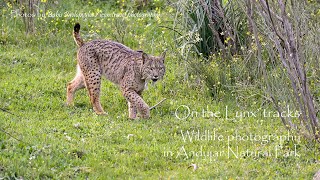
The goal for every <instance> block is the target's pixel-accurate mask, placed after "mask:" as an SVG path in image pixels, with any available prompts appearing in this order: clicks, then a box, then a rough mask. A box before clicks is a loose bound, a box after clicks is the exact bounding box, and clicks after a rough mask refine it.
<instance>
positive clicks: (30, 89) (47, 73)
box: [0, 1, 320, 179]
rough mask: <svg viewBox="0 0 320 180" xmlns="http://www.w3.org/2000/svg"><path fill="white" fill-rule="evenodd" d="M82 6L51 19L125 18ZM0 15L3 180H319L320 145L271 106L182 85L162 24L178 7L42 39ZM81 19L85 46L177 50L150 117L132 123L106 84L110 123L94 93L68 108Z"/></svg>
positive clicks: (43, 30) (56, 23) (49, 27)
mask: <svg viewBox="0 0 320 180" xmlns="http://www.w3.org/2000/svg"><path fill="white" fill-rule="evenodd" d="M156 2H158V1H156ZM74 4H75V2H73V1H71V2H69V3H67V4H65V5H64V6H61V7H60V9H59V8H58V6H57V7H52V12H55V11H60V12H65V11H69V12H75V11H79V12H85V11H92V12H96V11H97V12H98V9H99V10H100V11H102V12H105V11H107V12H108V13H109V12H114V13H122V11H121V9H120V8H119V9H116V8H114V7H108V8H103V7H105V6H104V4H101V3H100V4H92V3H91V4H90V3H87V2H85V3H83V4H80V5H75V6H74V7H73V5H74ZM160 5H161V3H160V4H159V6H160ZM4 6H6V5H4ZM106 9H107V10H106ZM1 10H2V17H1V19H0V20H1V27H0V31H1V34H0V37H1V38H0V108H1V109H2V110H1V111H0V128H1V131H0V179H14V178H22V179H85V178H89V179H114V178H117V179H311V178H312V176H313V175H314V173H315V172H316V171H317V170H318V169H319V158H320V155H319V150H318V148H319V146H318V145H315V144H313V143H310V142H308V141H306V140H305V139H304V138H303V137H301V136H299V135H297V134H294V133H289V134H288V132H287V131H286V129H285V127H284V126H283V125H282V124H281V120H280V119H279V118H274V117H269V116H271V115H273V114H274V112H272V111H273V109H272V108H270V107H258V106H257V105H255V103H254V102H252V103H251V104H248V105H247V106H240V105H238V103H236V100H235V97H232V96H229V95H226V96H224V97H222V98H223V100H224V101H221V102H218V101H215V100H212V98H211V96H210V94H209V93H208V92H207V88H206V87H205V86H204V85H202V84H201V83H196V81H194V80H193V79H192V78H190V79H189V80H184V77H185V73H186V72H185V67H184V66H183V62H182V61H181V60H180V59H179V57H178V55H177V54H178V53H179V50H178V49H176V48H175V47H174V43H173V35H172V31H170V30H168V29H167V28H165V27H164V26H168V27H170V25H171V24H172V19H171V15H172V14H171V13H170V12H171V11H172V9H170V7H168V8H165V9H164V8H157V9H155V10H154V11H153V12H154V13H157V14H158V15H160V17H158V18H157V17H154V18H129V17H126V18H124V19H122V18H102V17H100V18H72V17H62V18H59V17H52V18H50V17H46V18H43V19H39V20H38V23H39V24H40V25H39V26H38V27H39V28H38V29H37V31H36V34H35V35H25V33H24V30H23V24H22V21H21V19H19V17H16V18H14V17H12V16H11V15H10V13H9V12H10V11H11V10H12V9H10V8H9V9H6V8H3V9H1ZM75 22H80V23H81V25H82V27H83V28H82V30H81V33H82V36H83V38H84V39H85V41H88V40H90V39H95V38H106V39H113V40H116V41H121V42H122V43H124V44H126V45H127V46H129V47H131V48H132V49H143V50H144V51H145V52H147V53H150V54H154V55H159V54H160V53H161V52H162V51H163V49H166V48H167V49H168V50H169V51H168V55H167V58H166V67H167V72H166V76H165V78H164V79H163V80H162V81H160V82H158V83H157V84H156V85H155V86H151V85H150V86H149V89H148V90H146V91H145V92H144V99H145V101H146V102H147V103H148V104H149V105H154V104H156V103H157V102H159V101H160V100H161V99H163V98H167V100H166V101H165V102H163V103H162V104H161V105H160V106H158V107H157V108H156V109H155V110H153V111H152V112H151V118H150V119H148V120H144V119H139V120H134V121H133V120H129V119H128V118H127V116H128V112H127V104H126V101H125V99H124V98H123V97H122V95H121V92H120V90H119V89H118V87H117V86H115V85H113V84H111V83H110V82H108V81H106V80H104V81H103V83H102V96H101V101H102V105H103V107H104V109H105V111H106V112H107V113H108V115H107V116H97V115H95V113H94V112H93V110H92V107H91V105H90V103H89V97H88V95H87V92H86V90H82V91H79V92H77V94H76V97H75V106H74V107H66V106H65V101H66V84H67V83H68V82H69V81H70V80H72V78H73V76H74V75H75V70H76V69H75V65H76V60H75V58H76V51H77V47H76V45H75V43H74V41H73V38H72V29H73V24H74V23H75ZM41 24H42V26H41ZM264 111H265V112H264ZM266 112H270V114H269V113H266ZM198 135H199V136H198Z"/></svg>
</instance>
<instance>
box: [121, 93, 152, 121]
mask: <svg viewBox="0 0 320 180" xmlns="http://www.w3.org/2000/svg"><path fill="white" fill-rule="evenodd" d="M123 96H124V97H125V98H126V99H127V101H128V102H129V103H130V105H132V107H133V108H131V109H130V107H129V118H132V117H131V116H130V115H132V114H131V112H130V111H133V110H134V107H135V108H136V109H137V111H138V112H139V113H140V114H141V117H142V118H144V119H148V118H150V110H149V106H148V105H147V104H146V103H145V102H144V100H143V99H142V98H141V97H140V96H139V94H138V93H136V92H135V91H133V90H126V91H124V92H123ZM133 118H135V117H133Z"/></svg>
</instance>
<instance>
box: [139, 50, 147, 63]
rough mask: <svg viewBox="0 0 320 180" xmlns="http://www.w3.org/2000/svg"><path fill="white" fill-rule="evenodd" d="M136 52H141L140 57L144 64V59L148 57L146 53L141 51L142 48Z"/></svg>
mask: <svg viewBox="0 0 320 180" xmlns="http://www.w3.org/2000/svg"><path fill="white" fill-rule="evenodd" d="M137 52H139V53H141V58H142V61H143V64H144V63H145V62H146V60H147V59H148V58H149V56H148V54H147V53H145V52H143V51H142V50H139V51H137Z"/></svg>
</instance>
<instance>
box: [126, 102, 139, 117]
mask: <svg viewBox="0 0 320 180" xmlns="http://www.w3.org/2000/svg"><path fill="white" fill-rule="evenodd" d="M128 109H129V118H130V119H135V118H136V117H137V108H136V107H135V106H134V105H133V104H132V103H130V102H129V101H128Z"/></svg>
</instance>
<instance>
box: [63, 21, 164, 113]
mask: <svg viewBox="0 0 320 180" xmlns="http://www.w3.org/2000/svg"><path fill="white" fill-rule="evenodd" d="M73 37H74V40H75V42H76V44H77V45H78V46H79V49H78V53H77V74H76V76H75V77H74V79H73V80H72V81H71V82H69V83H68V85H67V104H68V105H72V104H73V99H74V94H75V92H76V91H77V90H79V89H81V88H84V87H86V88H87V90H88V92H89V96H90V101H91V104H92V106H93V109H94V111H95V113H96V114H98V115H104V114H106V113H105V111H104V110H103V108H102V106H101V103H100V85H101V77H102V76H103V77H106V79H108V80H110V81H111V82H113V83H115V84H117V85H119V86H120V89H121V92H122V95H123V96H124V97H125V99H126V100H127V102H128V109H129V118H130V119H136V118H137V117H138V116H137V115H138V113H139V114H140V115H141V117H142V118H149V117H150V109H149V106H148V105H147V104H146V103H145V101H144V100H143V99H142V97H141V94H142V92H143V90H144V88H145V84H146V83H147V82H148V81H149V80H152V81H153V82H156V81H158V80H159V79H161V78H163V76H164V74H165V65H164V59H165V52H163V53H162V55H161V56H159V57H156V56H151V55H148V54H146V53H144V52H143V51H134V50H132V49H130V48H128V47H126V46H125V45H123V44H120V43H118V42H114V41H109V40H93V41H90V42H87V43H84V41H83V40H82V38H81V36H80V24H79V23H77V24H75V26H74V32H73Z"/></svg>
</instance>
